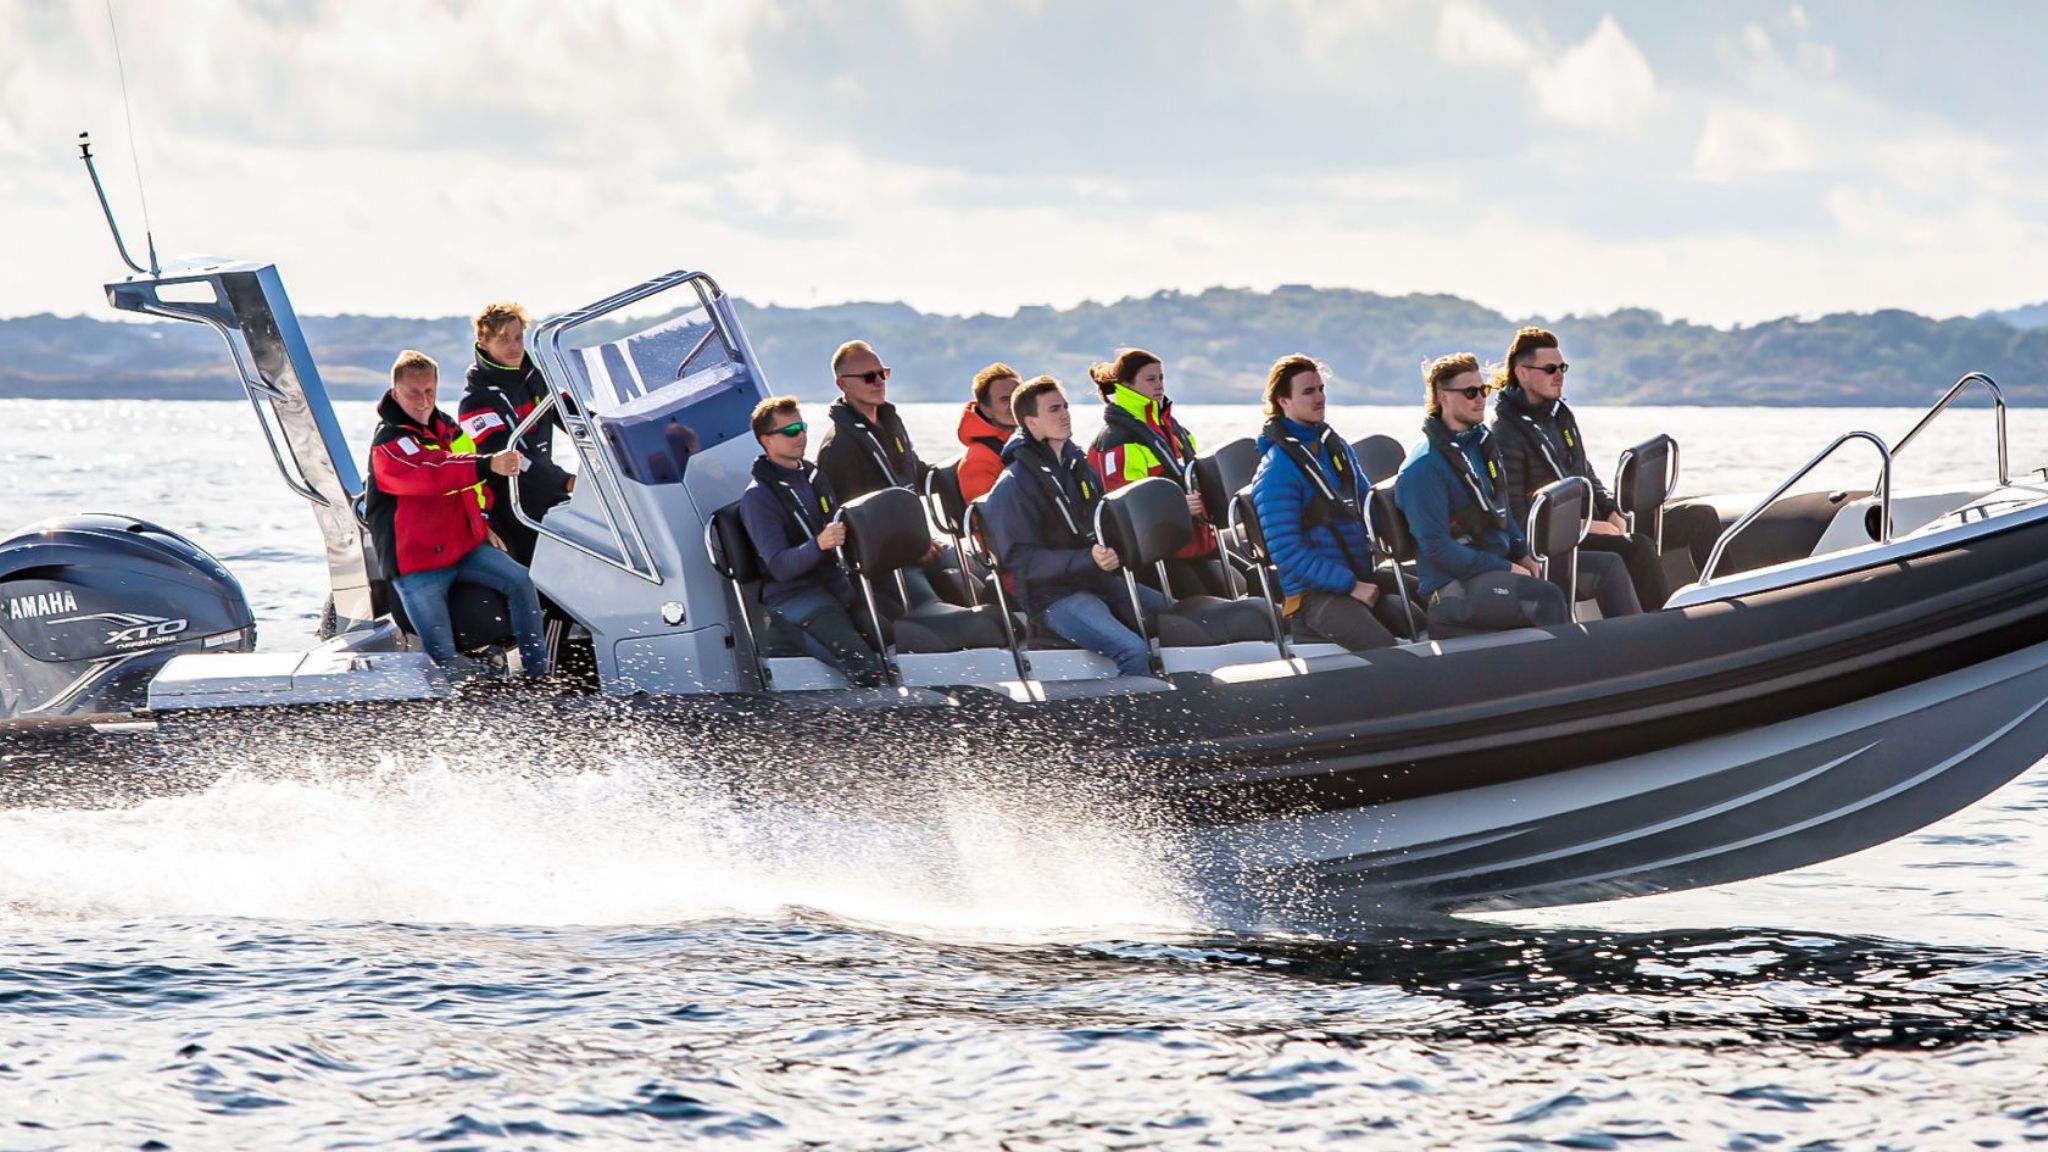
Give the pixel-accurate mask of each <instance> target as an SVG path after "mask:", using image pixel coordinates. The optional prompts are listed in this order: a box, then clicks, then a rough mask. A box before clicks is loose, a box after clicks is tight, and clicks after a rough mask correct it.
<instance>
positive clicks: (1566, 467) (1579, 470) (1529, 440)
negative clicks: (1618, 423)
mask: <svg viewBox="0 0 2048 1152" xmlns="http://www.w3.org/2000/svg"><path fill="white" fill-rule="evenodd" d="M1502 401H1503V402H1502V403H1501V405H1500V409H1499V410H1500V419H1499V420H1498V421H1496V422H1495V423H1496V424H1499V425H1505V426H1507V427H1509V428H1512V429H1513V430H1514V431H1515V433H1516V434H1517V435H1519V436H1520V437H1521V438H1522V440H1523V442H1524V443H1526V444H1528V445H1529V447H1530V448H1532V449H1534V450H1535V452H1536V454H1537V455H1538V456H1540V457H1542V458H1543V466H1544V467H1546V468H1548V469H1550V478H1551V479H1552V480H1563V479H1565V478H1566V477H1569V476H1581V475H1584V474H1585V472H1586V470H1587V469H1586V449H1585V447H1584V440H1583V439H1582V438H1581V437H1580V435H1579V418H1578V417H1576V416H1574V415H1572V408H1571V405H1569V404H1566V403H1565V402H1564V401H1562V400H1559V401H1557V402H1556V407H1555V408H1554V409H1553V410H1552V413H1551V419H1552V421H1553V422H1555V423H1556V424H1557V435H1558V439H1560V440H1563V441H1564V449H1565V458H1564V459H1563V460H1559V459H1558V458H1557V453H1556V451H1555V450H1554V448H1553V446H1552V445H1551V443H1550V437H1548V436H1546V435H1544V434H1543V425H1542V422H1541V421H1539V420H1537V419H1536V415H1535V413H1533V412H1531V411H1529V409H1528V408H1527V406H1525V405H1524V404H1523V403H1521V402H1519V401H1509V400H1507V393H1502Z"/></svg>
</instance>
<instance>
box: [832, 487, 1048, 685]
mask: <svg viewBox="0 0 2048 1152" xmlns="http://www.w3.org/2000/svg"><path fill="white" fill-rule="evenodd" d="M840 516H841V518H842V519H844V520H845V522H846V545H845V552H846V560H847V566H848V568H849V569H850V570H851V571H852V572H853V575H854V577H855V578H856V579H857V580H859V581H861V583H862V584H864V585H866V588H865V593H866V594H867V595H868V596H869V597H872V596H873V590H874V585H875V583H876V582H877V581H881V580H885V579H889V578H891V577H893V576H894V575H895V574H896V573H897V572H899V571H901V570H902V569H905V568H909V567H913V566H915V565H916V564H917V563H918V562H919V561H921V560H923V559H924V555H925V552H926V551H928V550H929V549H930V548H931V540H932V536H931V526H930V525H929V524H928V523H927V522H926V520H925V508H924V504H923V502H922V501H920V500H919V499H918V497H917V494H916V493H914V492H912V491H910V490H909V489H908V488H881V489H877V490H876V491H873V492H870V493H868V494H867V495H865V496H861V497H858V498H856V499H854V500H850V501H848V502H847V503H846V504H845V505H843V506H842V507H841V508H840ZM893 632H894V634H895V644H894V645H893V647H895V648H896V649H897V650H899V651H902V652H905V653H913V652H914V653H933V652H959V651H963V650H965V649H969V648H1002V647H1005V646H1006V645H1007V644H1008V635H1007V633H1005V632H1004V630H1003V622H1002V616H1001V610H1000V609H999V608H997V607H995V606H993V605H986V604H985V605H982V606H980V607H977V608H966V607H962V606H960V605H957V604H946V603H943V602H936V601H935V602H933V603H929V604H923V605H919V606H918V607H917V608H916V609H915V610H913V611H911V612H909V613H908V614H906V615H903V616H901V617H898V618H897V619H896V621H895V624H894V628H893Z"/></svg>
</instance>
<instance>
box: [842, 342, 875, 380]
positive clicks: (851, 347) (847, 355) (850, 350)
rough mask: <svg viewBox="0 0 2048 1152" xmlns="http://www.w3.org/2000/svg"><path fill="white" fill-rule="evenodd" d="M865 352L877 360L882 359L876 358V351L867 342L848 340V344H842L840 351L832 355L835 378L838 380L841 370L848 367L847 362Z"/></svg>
mask: <svg viewBox="0 0 2048 1152" xmlns="http://www.w3.org/2000/svg"><path fill="white" fill-rule="evenodd" d="M863 352H865V353H867V354H868V355H870V356H874V357H875V359H877V360H880V359H881V357H880V356H875V350H874V349H873V348H870V347H868V342H867V341H865V340H848V341H847V342H846V343H844V344H841V345H840V346H839V348H838V350H837V351H835V352H833V353H832V375H833V377H834V378H835V379H836V378H837V377H838V376H839V370H840V369H841V368H844V367H846V362H847V361H848V360H850V359H852V358H853V357H855V356H858V355H860V354H861V353H863Z"/></svg>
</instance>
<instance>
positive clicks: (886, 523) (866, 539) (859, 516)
mask: <svg viewBox="0 0 2048 1152" xmlns="http://www.w3.org/2000/svg"><path fill="white" fill-rule="evenodd" d="M839 513H840V517H841V518H842V519H844V520H845V521H846V562H847V564H848V565H849V566H851V567H852V569H853V570H854V571H855V572H856V573H859V574H861V575H863V576H884V575H887V574H889V573H891V572H894V571H896V570H897V569H899V568H908V567H910V566H911V565H913V564H916V563H917V562H918V561H920V560H922V559H924V555H925V553H926V552H928V551H930V550H931V546H932V533H931V526H930V525H929V524H928V523H927V522H926V521H925V518H924V501H922V500H919V499H918V497H917V493H915V492H912V491H911V490H910V489H908V488H878V489H876V490H875V491H873V492H870V493H868V494H867V495H865V496H859V497H856V498H854V499H852V500H849V501H847V502H846V503H845V504H843V505H841V506H840V509H839Z"/></svg>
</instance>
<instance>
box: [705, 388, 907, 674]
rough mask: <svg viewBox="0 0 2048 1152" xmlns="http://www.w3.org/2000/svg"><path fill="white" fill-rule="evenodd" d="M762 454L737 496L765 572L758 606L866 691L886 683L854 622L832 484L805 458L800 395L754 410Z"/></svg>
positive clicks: (875, 648)
mask: <svg viewBox="0 0 2048 1152" xmlns="http://www.w3.org/2000/svg"><path fill="white" fill-rule="evenodd" d="M753 431H754V438H755V439H756V440H758V441H760V443H761V455H760V457H759V458H758V459H756V460H755V461H754V482H753V483H751V484H749V485H747V490H746V491H745V492H744V493H742V494H741V495H740V522H741V523H742V524H743V525H744V526H745V527H746V530H747V539H748V541H749V542H750V543H752V545H753V547H754V551H755V553H756V554H758V555H759V556H760V558H761V567H762V568H764V569H766V570H767V573H768V577H767V579H765V580H763V581H762V582H761V606H762V607H763V608H766V609H767V610H768V611H769V612H771V613H773V614H775V615H776V616H779V617H781V618H782V619H783V620H785V621H787V622H789V623H790V624H793V625H795V626H796V628H797V629H798V631H800V632H801V633H802V634H803V646H804V650H805V651H806V652H809V653H810V654H811V655H812V656H815V657H817V658H818V659H820V660H823V661H825V662H826V663H828V664H831V665H833V666H834V667H837V668H838V669H839V670H840V671H842V672H844V673H846V677H847V679H849V680H851V681H853V683H854V685H855V686H857V687H861V688H873V687H876V686H878V685H880V684H882V683H883V682H884V679H885V668H884V666H883V663H882V657H881V654H880V647H879V645H878V644H876V643H873V642H871V639H870V638H869V637H867V636H865V635H864V634H863V633H862V632H861V630H860V628H859V627H858V626H856V625H855V623H854V621H856V620H858V619H860V613H858V612H856V611H855V607H854V605H855V600H854V595H853V583H852V581H850V580H848V579H847V577H846V572H845V570H844V569H843V568H841V567H840V564H839V555H838V553H839V547H840V546H841V545H842V544H844V543H846V525H845V523H844V522H841V521H837V520H834V519H833V513H834V512H836V511H837V510H838V507H839V505H838V501H837V500H836V499H834V497H833V487H832V482H831V481H830V480H829V479H827V478H826V477H824V476H822V475H821V474H820V473H819V470H818V469H817V467H815V466H814V465H812V464H811V463H810V461H808V460H805V459H804V448H805V446H806V445H807V444H809V442H810V437H809V432H810V429H809V427H808V426H807V425H806V424H805V423H804V418H803V412H802V411H801V410H800V409H799V408H798V407H797V402H796V397H794V396H776V397H772V398H770V399H767V400H763V401H761V402H760V403H759V404H757V405H755V406H754V417H753Z"/></svg>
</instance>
